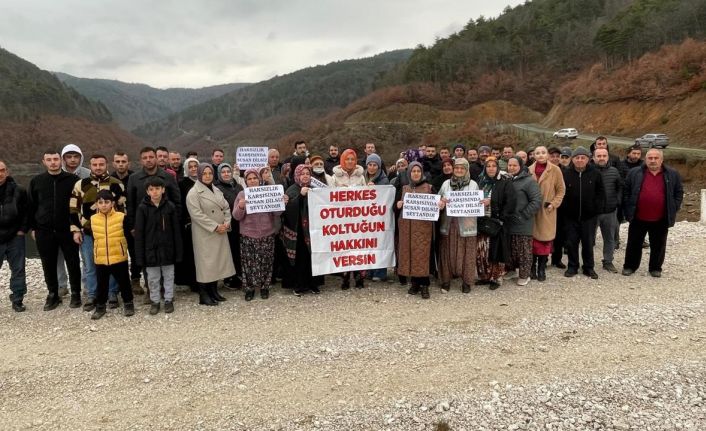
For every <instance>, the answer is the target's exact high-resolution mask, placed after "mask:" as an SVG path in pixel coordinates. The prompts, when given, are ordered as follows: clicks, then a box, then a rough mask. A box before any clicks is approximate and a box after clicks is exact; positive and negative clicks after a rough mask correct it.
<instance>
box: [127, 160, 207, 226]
mask: <svg viewBox="0 0 706 431" xmlns="http://www.w3.org/2000/svg"><path fill="white" fill-rule="evenodd" d="M214 172H216V171H214ZM151 176H152V175H150V174H148V173H147V172H145V170H144V169H140V170H139V171H137V172H135V173H134V174H132V175H130V179H129V180H128V182H127V201H126V203H125V205H126V207H127V223H128V228H129V229H132V227H133V226H134V225H135V212H136V211H137V207H138V206H140V203H142V201H143V200H144V199H145V196H147V191H146V189H145V183H146V182H147V178H149V177H151ZM154 176H156V177H159V178H161V179H162V181H164V184H165V194H166V195H167V199H168V200H169V202H171V203H172V204H174V206H175V207H176V209H177V214H181V206H182V201H181V194H180V193H179V186H178V185H177V182H176V180H175V179H174V177H173V176H171V175H169V174H168V173H167V172H165V171H164V170H163V169H160V168H157V172H156V173H155V174H154Z"/></svg>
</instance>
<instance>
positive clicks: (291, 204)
mask: <svg viewBox="0 0 706 431" xmlns="http://www.w3.org/2000/svg"><path fill="white" fill-rule="evenodd" d="M359 167H360V166H359ZM360 169H361V171H362V169H363V168H360ZM356 171H357V169H356ZM334 172H335V171H334ZM361 178H362V177H361ZM301 190H302V188H301V187H300V186H299V184H296V183H294V184H292V185H291V186H289V188H288V189H287V191H286V192H285V193H286V194H287V196H288V197H289V200H288V201H287V206H286V207H285V210H284V217H283V218H282V241H283V243H284V248H285V251H286V252H287V258H289V262H290V263H291V264H292V265H293V266H294V265H296V261H297V243H298V242H300V241H304V243H305V244H306V245H307V247H308V248H309V252H310V253H311V238H310V236H309V234H310V233H309V201H308V197H307V196H302V195H301ZM300 232H301V233H303V234H304V235H303V237H302V236H301V235H299V234H300Z"/></svg>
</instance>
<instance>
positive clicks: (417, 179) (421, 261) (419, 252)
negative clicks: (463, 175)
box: [396, 162, 434, 299]
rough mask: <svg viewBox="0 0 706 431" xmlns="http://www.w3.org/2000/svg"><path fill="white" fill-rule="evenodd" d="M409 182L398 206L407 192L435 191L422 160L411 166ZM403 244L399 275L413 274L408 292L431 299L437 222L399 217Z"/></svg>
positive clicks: (401, 246)
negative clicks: (435, 225)
mask: <svg viewBox="0 0 706 431" xmlns="http://www.w3.org/2000/svg"><path fill="white" fill-rule="evenodd" d="M408 172H409V184H408V185H406V186H404V187H403V189H402V196H401V197H400V199H399V200H398V201H397V205H396V206H397V208H398V209H402V207H403V206H404V195H405V194H407V193H425V194H431V193H432V187H431V185H430V184H429V183H428V182H427V181H426V179H425V178H424V168H423V167H422V164H421V163H419V162H412V163H410V165H409V168H408ZM397 223H398V225H399V243H398V246H397V256H398V262H397V274H398V275H400V276H404V277H411V286H410V288H409V290H408V291H407V293H409V294H410V295H416V294H417V293H420V292H421V294H422V298H424V299H429V257H430V255H431V246H432V235H433V233H434V222H431V221H425V220H408V219H405V218H403V217H402V216H401V215H400V217H399V218H398V222H397Z"/></svg>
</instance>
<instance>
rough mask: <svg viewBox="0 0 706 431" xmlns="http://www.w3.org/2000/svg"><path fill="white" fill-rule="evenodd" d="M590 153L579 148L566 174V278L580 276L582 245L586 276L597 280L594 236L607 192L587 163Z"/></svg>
mask: <svg viewBox="0 0 706 431" xmlns="http://www.w3.org/2000/svg"><path fill="white" fill-rule="evenodd" d="M589 156H590V153H589V152H588V150H587V149H585V148H584V147H577V148H576V149H575V150H574V152H573V153H572V154H571V165H570V166H569V168H568V169H567V170H565V171H564V184H565V185H566V194H565V195H564V200H563V202H562V204H561V206H562V207H564V215H565V217H566V218H565V223H566V224H565V229H566V248H567V249H568V255H569V265H568V268H567V269H566V272H564V275H565V276H566V277H573V276H574V275H576V274H578V269H579V243H581V258H582V260H583V274H584V275H586V276H588V277H591V278H593V279H596V278H598V274H596V271H595V270H594V260H593V235H594V234H595V230H596V216H597V215H598V214H599V213H600V211H601V209H602V208H603V207H604V203H603V202H604V201H605V192H604V189H603V177H602V176H601V173H600V172H598V171H597V170H596V169H595V168H594V167H593V166H592V165H590V164H589V163H588V161H589Z"/></svg>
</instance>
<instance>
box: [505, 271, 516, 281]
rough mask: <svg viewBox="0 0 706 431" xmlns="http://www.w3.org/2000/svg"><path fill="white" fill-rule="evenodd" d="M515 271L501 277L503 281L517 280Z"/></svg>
mask: <svg viewBox="0 0 706 431" xmlns="http://www.w3.org/2000/svg"><path fill="white" fill-rule="evenodd" d="M517 277H518V275H517V271H515V270H512V271H510V272H508V273H507V274H505V275H503V280H512V279H513V278H517Z"/></svg>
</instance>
